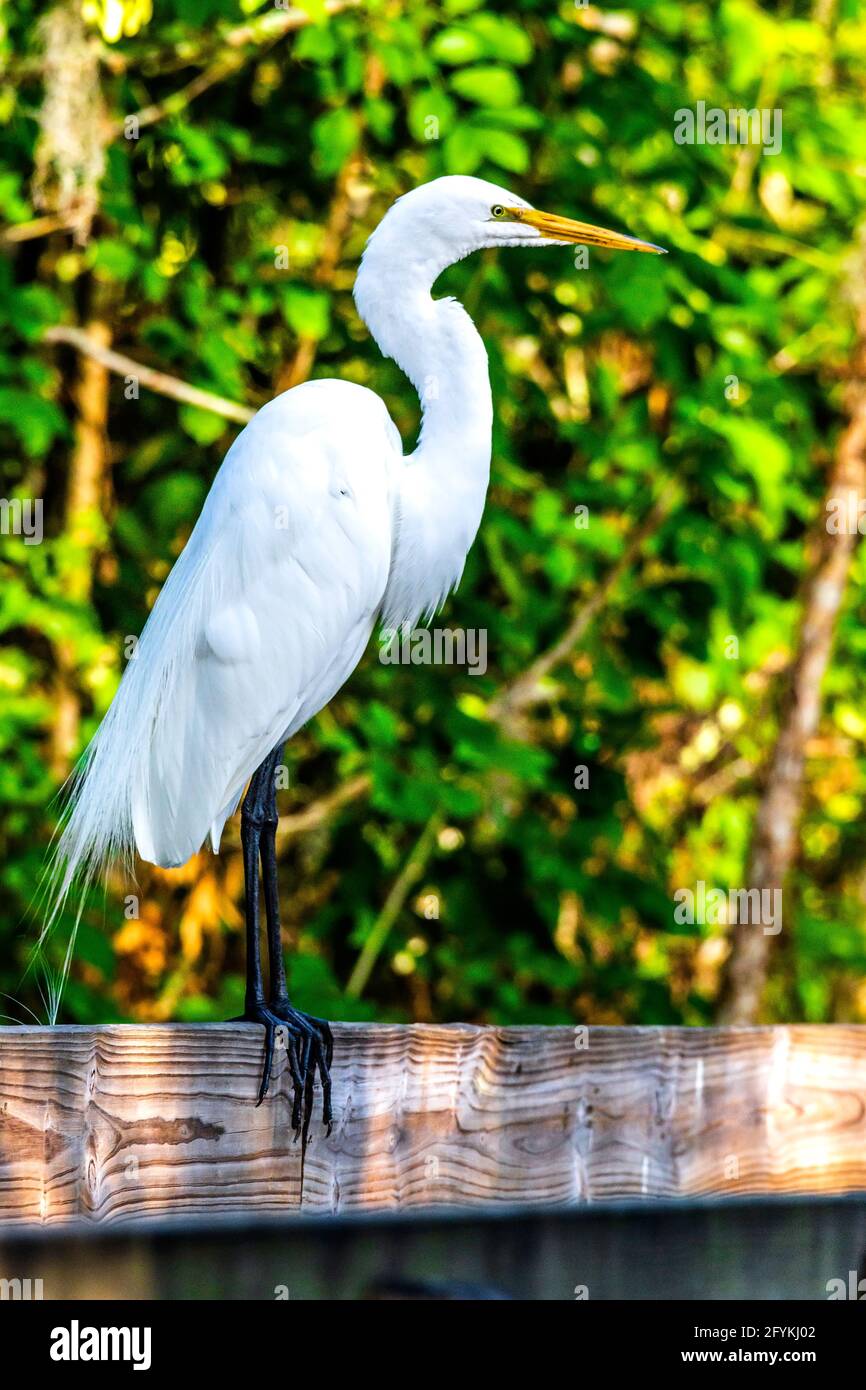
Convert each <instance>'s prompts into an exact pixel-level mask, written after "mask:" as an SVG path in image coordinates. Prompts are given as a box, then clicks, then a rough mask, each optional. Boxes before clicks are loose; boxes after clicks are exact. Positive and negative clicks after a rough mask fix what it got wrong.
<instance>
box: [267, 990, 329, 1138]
mask: <svg viewBox="0 0 866 1390" xmlns="http://www.w3.org/2000/svg"><path fill="white" fill-rule="evenodd" d="M273 1011H274V1013H275V1014H276V1015H277V1017H278V1018H280V1019H281V1020H282V1021H283V1023H284V1025H285V1027H286V1028H287V1029H288V1039H289V1043H288V1047H289V1065H290V1067H291V1072H292V1082H293V1084H294V1087H295V1100H294V1104H293V1106H292V1124H293V1126H294V1129H295V1138H296V1139H297V1137H298V1132H299V1131H300V1130H301V1128H303V1133H304V1140H305V1141H306V1137H307V1131H308V1129H309V1128H310V1120H311V1118H312V1114H313V1083H314V1081H315V1078H316V1072H317V1071H318V1073H319V1076H320V1077H321V1081H322V1123H323V1124H324V1126H325V1131H326V1133H327V1134H330V1133H331V1124H332V1121H333V1116H332V1114H331V1062H332V1061H333V1060H334V1038H333V1035H332V1033H331V1029H330V1027H329V1026H328V1024H327V1023H326V1022H325V1020H324V1019H323V1018H314V1017H313V1016H312V1014H302V1013H301V1012H300V1011H299V1010H298V1009H296V1008H294V1007H293V1005H291V1004H290V1003H289V1001H288V999H286V1000H284V1001H283V1002H282V1003H278V1004H274V1005H273ZM293 1047H294V1060H293V1057H292V1049H293ZM302 1116H303V1120H302Z"/></svg>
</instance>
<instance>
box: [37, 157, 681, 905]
mask: <svg viewBox="0 0 866 1390" xmlns="http://www.w3.org/2000/svg"><path fill="white" fill-rule="evenodd" d="M602 238H605V239H604V240H602ZM569 241H588V242H590V243H591V242H593V241H595V242H596V243H597V244H603V245H612V246H616V245H619V246H622V247H623V248H624V249H641V250H650V249H656V248H651V247H650V246H649V245H648V244H646V243H641V242H636V241H633V240H632V239H630V238H626V237H620V236H618V235H617V234H615V233H601V232H599V231H598V229H595V228H591V227H587V226H586V225H585V224H582V223H571V222H567V221H566V220H565V219H557V218H553V217H549V216H548V215H547V214H542V213H535V212H534V210H533V209H531V208H530V206H529V204H528V203H526V202H525V201H524V200H523V199H521V198H518V197H516V196H515V195H513V194H511V193H508V192H507V191H506V190H505V189H502V188H498V187H496V186H495V185H493V184H488V183H485V182H483V181H482V180H479V179H472V178H463V177H450V178H443V179H438V180H436V181H434V182H433V183H430V184H426V185H424V186H422V187H421V188H418V189H416V190H414V191H413V192H412V193H410V194H407V195H406V196H405V197H404V198H402V199H400V200H399V201H398V202H397V203H396V204H395V205H394V207H393V208H392V209H391V210H390V212H389V213H388V214H387V215H386V217H385V218H384V220H383V221H382V223H381V224H380V226H379V228H378V229H377V230H376V232H375V233H374V234H373V236H372V237H371V239H370V241H369V243H368V246H367V250H366V252H365V254H364V258H363V262H362V265H361V269H360V271H359V274H358V278H357V283H356V287H355V297H356V301H357V305H358V309H359V312H360V314H361V316H362V317H363V318H364V320H365V321H366V323H367V325H368V327H369V328H370V331H371V332H372V334H373V336H374V337H375V338H376V340H377V342H378V343H379V345H380V347H381V348H382V351H383V352H384V353H385V354H386V355H387V356H390V357H393V358H394V359H395V361H396V362H397V363H398V364H399V365H400V366H401V367H402V368H403V370H404V371H405V373H406V374H407V376H408V377H409V378H410V379H411V381H412V382H413V384H414V385H415V387H416V389H417V391H418V393H419V395H420V397H421V402H422V406H423V426H422V431H421V435H420V438H419V442H418V446H417V448H416V449H415V451H414V452H413V453H412V454H410V455H409V456H408V457H405V458H404V457H403V453H402V446H401V441H400V438H399V435H398V432H397V430H396V428H395V426H394V424H393V422H392V421H391V419H390V417H389V415H388V412H387V410H386V408H385V406H384V405H383V403H382V402H381V401H380V400H379V398H378V397H377V396H375V395H374V394H373V393H372V392H370V391H368V390H366V389H364V388H362V387H360V386H355V385H351V384H349V383H347V382H342V381H315V382H310V383H308V384H306V385H303V386H298V387H296V388H295V389H294V390H291V391H289V392H287V393H286V394H285V395H282V396H280V397H278V398H277V399H276V400H274V401H272V402H271V403H270V404H269V405H266V406H265V407H264V408H263V409H262V410H260V411H259V412H258V414H257V415H256V416H255V418H254V419H253V420H252V421H251V423H250V424H249V425H248V426H247V427H246V429H244V430H243V432H242V433H241V434H240V435H239V436H238V438H237V439H236V441H235V443H234V444H233V445H232V447H231V449H230V450H229V452H228V454H227V455H226V458H225V460H224V462H223V464H222V467H221V468H220V470H219V472H218V474H217V477H216V479H215V481H214V484H213V487H212V488H211V490H210V493H209V495H208V497H207V500H206V502H205V505H204V508H203V510H202V513H201V516H200V517H199V519H198V522H197V524H196V526H195V529H194V530H193V533H192V535H191V537H190V540H189V542H188V544H187V546H186V548H185V549H184V551H183V553H182V554H181V556H180V558H179V559H178V561H177V563H176V564H175V566H174V569H173V570H172V572H171V574H170V575H169V578H168V580H167V581H166V583H165V586H164V588H163V590H162V592H161V593H160V595H159V598H158V599H157V602H156V604H155V605H154V608H153V612H152V613H151V615H150V617H149V619H148V621H147V623H146V625H145V628H144V631H143V632H142V635H141V639H140V642H139V644H138V648H137V651H136V653H135V656H134V657H133V659H131V660H130V662H129V665H128V668H127V670H126V672H125V674H124V677H123V680H122V682H121V684H120V687H119V689H118V692H117V694H116V696H115V698H114V701H113V703H112V705H111V707H110V709H109V711H108V713H107V715H106V716H105V719H104V720H103V722H102V725H101V726H100V728H99V730H98V732H97V734H96V737H95V738H94V740H93V742H92V744H91V746H90V748H89V749H88V751H87V753H86V755H85V758H84V759H83V762H82V766H81V768H80V770H79V772H78V774H77V775H76V778H75V781H74V784H73V787H72V792H71V799H70V806H69V811H68V818H67V820H66V823H65V827H64V830H63V833H62V836H61V839H60V842H59V854H58V858H57V861H56V864H55V873H56V875H57V877H59V879H60V882H59V886H58V892H57V896H56V899H55V907H54V912H53V914H52V917H53V916H54V915H56V911H57V908H58V907H59V904H60V903H61V902H62V901H63V898H64V897H65V895H66V894H67V893H68V891H69V888H70V885H71V884H72V882H73V881H74V879H75V877H76V875H78V874H81V875H83V877H84V878H85V879H86V878H87V877H88V876H90V875H92V874H93V873H95V872H97V871H98V870H100V869H102V868H103V867H104V866H105V865H106V864H107V863H108V862H109V861H110V860H111V859H112V858H114V857H116V856H120V857H122V858H125V859H127V860H131V858H132V857H133V852H134V851H137V852H138V853H139V854H140V855H141V857H142V858H143V859H146V860H149V861H151V862H153V863H156V864H162V865H177V864H181V863H183V862H184V861H185V860H186V859H188V858H189V857H190V855H192V854H194V853H195V852H196V851H197V850H198V849H199V848H200V847H201V845H202V843H203V842H204V841H205V839H206V838H207V836H208V834H209V835H210V838H211V842H212V845H213V848H214V849H215V850H216V849H218V847H219V841H220V835H221V833H222V829H223V826H224V824H225V821H226V819H227V818H228V817H229V816H230V815H231V814H232V812H233V811H234V810H235V808H236V806H237V804H238V802H239V800H240V798H241V796H242V794H243V790H244V787H245V785H246V783H247V781H248V780H249V778H250V776H251V775H252V773H253V772H254V771H255V769H256V768H258V767H259V765H260V764H261V763H262V761H263V759H264V758H265V757H266V755H267V754H268V753H269V752H270V751H271V750H272V749H274V748H275V747H276V746H277V745H278V744H280V743H281V742H282V741H283V740H284V739H286V738H288V737H290V736H291V735H292V734H293V733H295V732H296V731H297V730H298V729H299V728H300V727H301V725H303V724H304V723H305V722H306V721H307V720H308V719H310V718H311V717H312V716H313V715H314V714H315V713H316V712H317V711H318V710H320V709H321V708H322V707H323V706H324V705H325V704H326V703H327V702H328V701H329V700H330V699H331V698H332V696H333V695H334V694H335V693H336V692H337V691H338V690H339V689H340V687H341V686H342V685H343V683H344V682H345V681H346V679H347V678H348V676H349V675H350V674H351V672H352V671H353V669H354V668H355V666H356V665H357V663H358V661H359V660H360V658H361V656H362V654H363V652H364V648H365V646H366V644H367V642H368V640H369V637H370V634H371V632H372V630H373V627H374V624H375V622H376V620H377V617H381V619H382V620H383V622H384V623H385V625H386V626H388V627H397V626H398V625H400V624H401V623H403V622H408V623H410V624H411V623H414V622H416V621H417V620H418V619H419V618H420V617H423V616H426V615H429V614H431V613H432V612H434V611H435V610H436V609H437V608H438V607H439V605H440V604H441V603H442V601H443V600H444V599H445V597H446V596H447V594H448V593H449V591H450V590H451V589H452V588H453V587H454V585H455V584H456V583H457V582H458V580H459V578H460V575H461V572H462V569H463V564H464V561H465V558H466V554H467V552H468V550H469V548H470V546H471V544H472V542H473V540H474V538H475V534H476V532H477V530H478V525H479V522H480V520H481V514H482V510H483V507H484V499H485V495H486V490H487V484H488V477H489V468H490V448H491V426H492V418H493V414H492V403H491V396H490V386H489V380H488V372H487V356H486V353H485V350H484V346H483V343H482V341H481V339H480V337H479V335H478V333H477V332H476V330H475V328H474V326H473V324H472V322H471V320H470V319H469V317H468V315H467V314H466V313H465V311H464V310H463V308H462V307H461V306H460V305H459V304H457V303H456V302H454V301H453V300H449V299H442V300H434V299H433V298H432V297H431V293H430V291H431V288H432V286H433V283H434V281H435V280H436V278H437V277H438V275H439V274H440V273H441V271H442V270H443V269H444V268H445V267H446V266H448V265H450V264H452V263H453V262H455V261H457V260H460V259H461V258H462V257H463V256H465V255H468V254H469V253H470V252H472V251H475V250H478V249H480V248H482V247H486V246H501V245H524V246H525V245H531V244H534V245H549V244H554V243H564V242H569Z"/></svg>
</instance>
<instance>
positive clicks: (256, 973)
mask: <svg viewBox="0 0 866 1390" xmlns="http://www.w3.org/2000/svg"><path fill="white" fill-rule="evenodd" d="M264 768H265V764H263V765H262V767H260V768H259V769H258V770H257V771H256V772H254V773H253V776H252V780H251V781H250V785H249V788H248V789H247V794H246V796H245V797H244V803H243V806H242V808H241V846H242V848H243V856H244V914H245V920H246V946H247V986H246V993H245V995H244V1012H243V1015H242V1017H243V1020H244V1021H246V1022H248V1023H261V1024H262V1026H263V1027H264V1030H265V1063H264V1069H263V1072H262V1080H261V1085H260V1086H259V1098H258V1100H257V1101H256V1104H257V1105H261V1103H262V1101H263V1100H264V1098H265V1096H266V1095H267V1093H268V1085H269V1084H270V1078H271V1064H272V1062H273V1060H274V1040H275V1037H276V1033H277V1029H279V1028H282V1027H283V1021H282V1019H280V1018H278V1017H277V1016H276V1014H274V1013H273V1012H272V1011H271V1010H270V1009H269V1008H267V1006H266V1005H265V988H264V983H263V981H262V952H261V943H260V939H259V849H260V844H261V835H262V816H263V807H264V782H265V779H264V776H263V772H264Z"/></svg>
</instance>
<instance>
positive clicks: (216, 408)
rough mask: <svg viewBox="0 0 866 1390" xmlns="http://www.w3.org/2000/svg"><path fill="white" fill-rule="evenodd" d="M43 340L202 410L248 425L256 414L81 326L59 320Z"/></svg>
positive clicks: (45, 333) (159, 393)
mask: <svg viewBox="0 0 866 1390" xmlns="http://www.w3.org/2000/svg"><path fill="white" fill-rule="evenodd" d="M42 340H43V342H46V343H64V344H66V345H68V346H69V347H74V348H75V349H76V350H77V351H78V352H81V353H84V355H85V356H87V357H92V358H93V359H94V361H95V362H98V363H99V364H100V365H101V366H103V367H105V368H107V369H108V371H110V372H117V373H118V375H119V376H123V377H135V379H136V380H137V381H138V383H139V384H140V385H141V386H146V387H147V388H148V389H149V390H151V391H156V392H157V394H158V395H160V396H169V397H170V398H171V399H172V400H175V401H181V402H182V404H184V405H194V406H197V407H198V408H199V410H211V411H213V413H214V414H215V415H223V416H225V418H226V419H227V420H235V421H236V422H237V423H238V424H240V425H245V424H246V423H247V421H248V420H251V419H252V418H253V415H254V414H255V411H254V410H253V409H252V407H251V406H248V405H241V404H240V403H239V402H237V401H228V400H226V399H225V397H223V396H217V395H214V393H213V392H212V391H203V390H202V389H201V388H200V387H198V386H190V385H189V383H188V382H186V381H181V379H180V377H176V376H169V375H168V373H167V372H160V371H157V370H156V369H155V368H154V367H145V366H144V365H143V363H141V362H135V361H134V360H133V359H132V358H131V357H125V356H124V355H123V353H120V352H114V351H113V350H112V349H111V348H107V347H103V346H102V345H101V344H100V343H97V342H95V341H94V340H93V339H92V338H91V337H90V336H89V335H88V334H87V333H85V332H84V330H83V329H81V328H73V327H71V326H69V325H67V324H56V325H55V326H54V327H53V328H48V329H46V330H45V332H44V334H43V335H42Z"/></svg>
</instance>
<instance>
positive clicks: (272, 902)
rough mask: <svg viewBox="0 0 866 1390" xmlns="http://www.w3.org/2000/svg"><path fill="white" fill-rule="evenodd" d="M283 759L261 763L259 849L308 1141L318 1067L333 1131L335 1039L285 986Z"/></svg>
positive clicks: (277, 998) (281, 1011)
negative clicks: (280, 880)
mask: <svg viewBox="0 0 866 1390" xmlns="http://www.w3.org/2000/svg"><path fill="white" fill-rule="evenodd" d="M281 758H282V748H279V747H278V748H275V749H274V751H273V752H272V753H271V754H270V755H269V757H268V758H267V759H266V760H265V762H264V763H263V764H262V771H263V773H264V777H265V785H264V788H263V795H264V808H263V815H262V832H261V839H260V845H259V848H260V853H261V860H262V886H263V889H264V898H265V917H266V919H267V930H268V961H269V966H270V977H271V993H270V1009H271V1012H272V1013H274V1014H276V1015H277V1017H278V1018H281V1019H282V1020H283V1021H284V1022H285V1023H286V1024H287V1025H289V1033H288V1039H289V1042H288V1047H289V1062H290V1065H291V1068H292V1080H293V1082H294V1087H295V1097H294V1105H293V1107H292V1124H293V1125H294V1127H295V1129H296V1130H297V1129H299V1128H301V1126H302V1125H303V1132H304V1139H305V1140H306V1135H307V1130H308V1129H309V1125H310V1119H311V1116H312V1106H313V1078H314V1076H315V1073H316V1070H318V1072H319V1075H320V1077H321V1080H322V1120H323V1122H324V1124H325V1125H326V1126H327V1129H328V1132H329V1133H330V1129H331V1077H330V1066H331V1059H332V1057H333V1055H334V1043H333V1038H332V1035H331V1030H330V1028H329V1027H328V1024H327V1023H325V1021H324V1019H320V1018H312V1017H310V1016H309V1015H307V1014H302V1013H300V1012H299V1010H297V1009H296V1008H295V1007H294V1006H293V1004H292V1002H291V1000H290V999H289V991H288V986H287V984H286V965H285V960H284V959H283V941H282V933H281V930H280V899H279V891H278V886H277V850H276V837H277V822H278V819H279V817H278V815H277V784H276V773H277V768H278V767H279V765H280V761H281ZM295 1029H297V1030H298V1032H299V1033H300V1037H298V1036H297V1034H296V1033H295V1031H294V1030H295Z"/></svg>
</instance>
